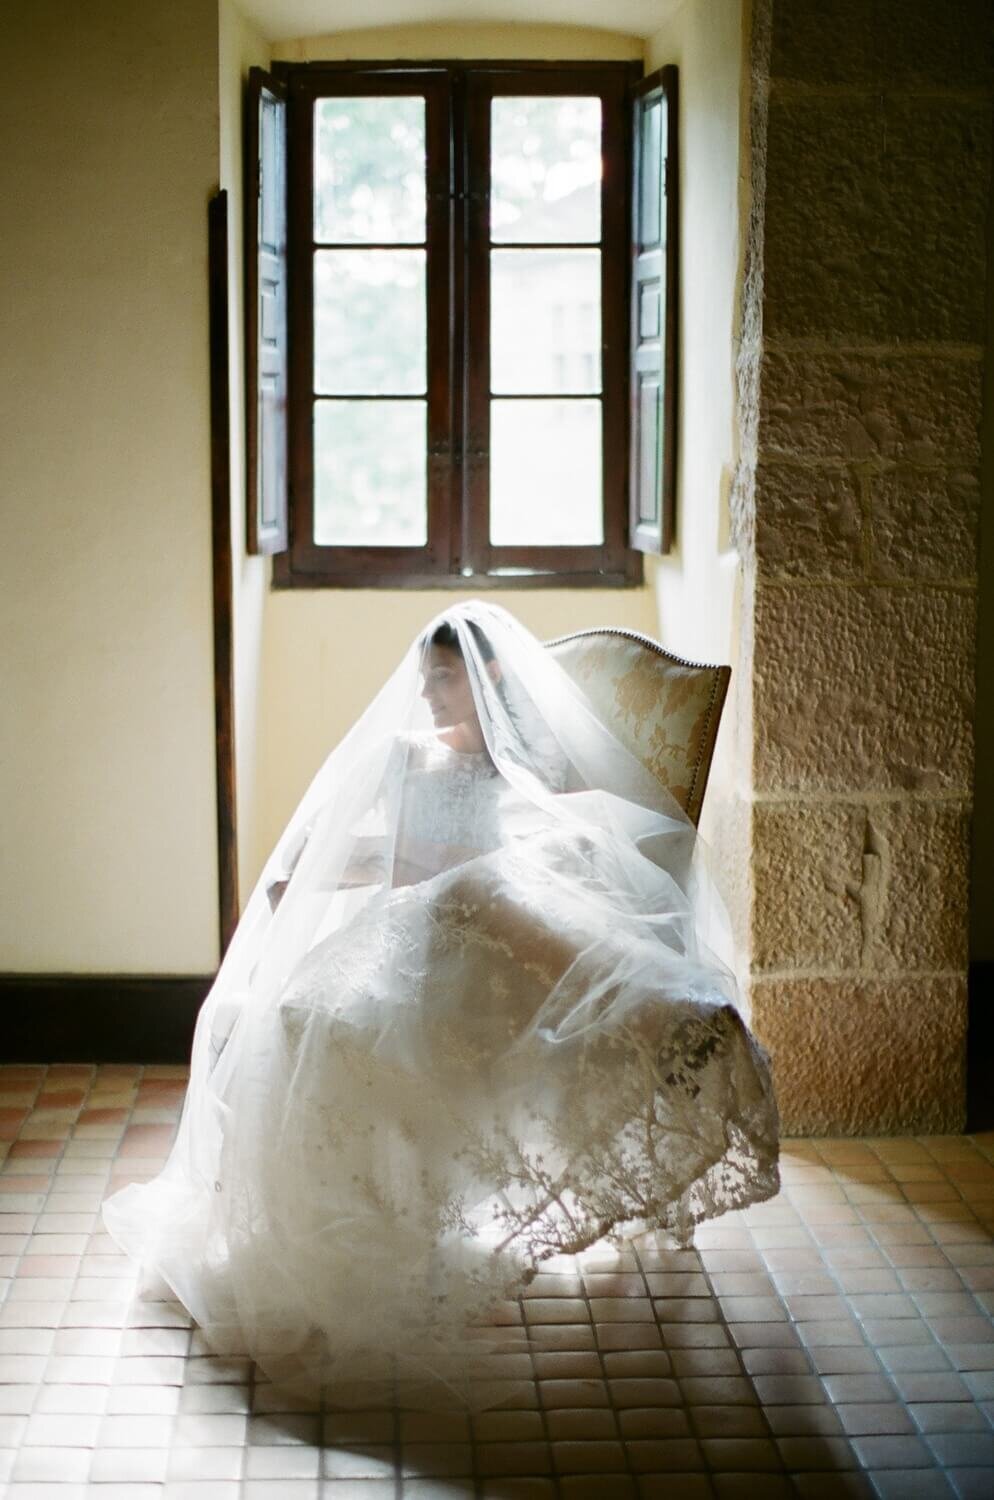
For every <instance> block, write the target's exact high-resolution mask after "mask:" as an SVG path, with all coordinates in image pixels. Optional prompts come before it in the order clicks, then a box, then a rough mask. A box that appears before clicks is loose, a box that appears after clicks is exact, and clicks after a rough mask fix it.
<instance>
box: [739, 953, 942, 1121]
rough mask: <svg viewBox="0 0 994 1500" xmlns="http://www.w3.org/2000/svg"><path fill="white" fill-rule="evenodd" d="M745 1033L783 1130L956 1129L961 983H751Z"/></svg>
mask: <svg viewBox="0 0 994 1500" xmlns="http://www.w3.org/2000/svg"><path fill="white" fill-rule="evenodd" d="M752 1027H753V1030H754V1031H755V1033H756V1035H757V1036H758V1038H759V1040H760V1041H761V1042H762V1043H763V1045H764V1046H765V1047H767V1048H768V1050H769V1052H770V1055H771V1057H772V1060H773V1073H774V1082H775V1086H776V1093H777V1100H778V1103H779V1105H780V1113H781V1119H782V1123H783V1129H784V1132H785V1133H787V1134H791V1135H835V1134H842V1135H890V1134H895V1135H901V1134H906V1133H907V1134H912V1133H914V1134H930V1133H946V1132H955V1131H959V1130H962V1128H963V1123H964V1115H965V1088H964V1077H965V1046H966V981H965V979H964V978H962V977H960V976H957V975H949V976H945V975H936V976H931V977H928V978H924V977H918V978H915V977H910V976H902V977H901V978H895V979H890V980H879V979H869V978H866V979H864V978H860V977H855V978H839V979H792V980H776V979H766V980H764V979H759V980H756V981H754V983H753V986H752Z"/></svg>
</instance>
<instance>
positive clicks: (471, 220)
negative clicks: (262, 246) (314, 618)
mask: <svg viewBox="0 0 994 1500" xmlns="http://www.w3.org/2000/svg"><path fill="white" fill-rule="evenodd" d="M640 71H641V70H640V68H638V67H637V66H636V65H631V64H617V63H611V64H564V65H559V64H556V65H552V64H538V63H533V64H520V63H507V64H505V63H480V64H468V63H465V64H464V63H452V64H449V63H439V64H426V65H423V66H417V65H396V64H348V65H337V64H327V63H311V64H277V65H276V67H275V69H274V73H275V75H276V76H275V79H274V82H275V85H276V89H277V90H279V89H282V91H283V94H284V95H285V98H286V124H287V159H288V164H289V167H288V174H287V206H288V245H289V253H288V263H287V264H288V280H289V325H288V334H289V398H288V404H287V424H286V432H287V439H288V452H289V465H288V471H289V536H288V541H287V544H286V546H285V548H283V547H280V546H278V545H277V546H274V547H273V548H272V550H274V551H275V552H276V553H277V556H276V557H275V560H274V574H273V577H274V582H275V583H276V584H277V585H282V586H303V587H320V586H370V585H376V584H391V585H394V586H413V587H417V586H425V585H431V586H446V585H454V586H462V587H465V586H466V585H467V583H468V581H469V580H472V583H473V586H474V587H477V586H480V587H487V586H490V585H499V586H501V587H506V586H508V585H511V586H535V585H543V584H556V583H562V584H601V585H604V584H609V585H617V584H626V583H632V582H637V581H639V580H640V579H641V555H640V554H641V551H642V550H645V549H646V538H645V535H644V531H645V527H644V525H642V526H641V529H640V527H639V526H635V527H634V528H633V527H632V525H631V516H630V504H631V499H632V497H633V496H634V494H635V490H634V488H633V487H632V486H631V485H630V469H629V462H630V455H631V451H632V434H631V432H630V414H629V388H630V383H631V376H630V369H629V361H630V354H631V353H632V352H633V351H634V349H635V348H636V345H634V344H633V343H632V341H631V338H630V326H631V307H632V295H631V287H632V257H633V245H632V227H633V222H634V221H633V217H632V215H633V192H632V168H633V160H634V155H635V143H634V141H633V139H632V125H633V121H634V119H636V118H637V119H641V118H642V114H641V113H640V108H641V106H640V105H636V106H635V114H634V115H633V93H632V90H633V85H635V84H636V83H637V81H638V75H639V73H640ZM274 97H278V94H276V92H275V91H274ZM643 155H644V153H643ZM251 160H255V157H252V158H251ZM251 160H250V166H251ZM264 182H265V172H263V183H264ZM640 211H641V210H640ZM249 253H250V274H251V268H252V264H253V260H254V258H255V259H256V260H257V256H258V254H259V253H261V252H257V251H256V250H255V248H254V247H253V248H250V252H249ZM256 274H257V275H258V276H259V278H260V280H261V270H260V271H257V273H256ZM256 301H257V299H256V298H255V297H253V299H252V305H253V306H254V305H256ZM669 347H670V348H672V347H673V345H672V341H671V342H670V346H669ZM640 353H642V354H643V355H644V354H645V347H644V341H643V346H642V347H641V349H640ZM260 358H261V356H260ZM260 368H261V365H260ZM251 404H254V400H250V405H251ZM643 446H644V445H643ZM260 466H261V467H262V468H265V463H264V458H263V459H260ZM663 470H665V462H664V463H663V464H662V469H661V472H662V471H663ZM252 482H253V481H251V480H250V483H252ZM257 488H258V486H257V485H256V489H255V490H253V491H252V492H251V493H253V494H254V493H257ZM638 504H639V506H640V507H641V506H643V504H644V501H643V499H642V496H641V492H640V498H639V501H638ZM660 514H662V506H660ZM635 533H639V534H638V535H637V536H636V535H635ZM260 550H261V549H260Z"/></svg>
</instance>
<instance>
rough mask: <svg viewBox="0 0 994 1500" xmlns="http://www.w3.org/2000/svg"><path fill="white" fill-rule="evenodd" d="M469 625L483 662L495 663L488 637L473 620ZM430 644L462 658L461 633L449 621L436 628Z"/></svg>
mask: <svg viewBox="0 0 994 1500" xmlns="http://www.w3.org/2000/svg"><path fill="white" fill-rule="evenodd" d="M468 624H469V628H470V630H471V631H472V634H473V639H474V640H475V641H476V644H477V646H478V647H479V650H480V655H481V656H482V657H483V660H484V661H493V659H494V648H493V646H492V645H491V644H490V642H489V641H488V639H487V637H486V636H485V635H484V633H483V631H482V630H481V629H480V627H479V625H477V624H476V623H475V621H473V620H470V621H468ZM428 644H429V645H431V646H442V647H444V649H445V650H446V651H456V652H458V653H459V655H460V656H462V646H461V645H460V644H459V632H458V631H457V630H456V628H455V626H454V625H450V624H449V622H448V620H443V621H442V623H441V625H437V626H436V627H435V629H434V630H433V631H432V633H431V640H430V641H429V643H428Z"/></svg>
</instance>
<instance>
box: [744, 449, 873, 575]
mask: <svg viewBox="0 0 994 1500" xmlns="http://www.w3.org/2000/svg"><path fill="white" fill-rule="evenodd" d="M754 504H755V508H756V566H757V568H758V569H759V573H760V576H761V577H763V576H765V577H767V578H770V579H772V578H781V579H789V578H856V577H858V576H859V575H860V573H861V572H862V549H863V516H862V509H861V505H860V497H859V489H858V481H857V480H856V478H855V477H854V476H853V475H852V474H851V473H850V472H849V471H848V470H846V469H839V468H834V469H828V468H816V467H812V466H810V465H802V464H779V463H763V464H760V465H759V466H758V467H757V470H756V477H755V485H754Z"/></svg>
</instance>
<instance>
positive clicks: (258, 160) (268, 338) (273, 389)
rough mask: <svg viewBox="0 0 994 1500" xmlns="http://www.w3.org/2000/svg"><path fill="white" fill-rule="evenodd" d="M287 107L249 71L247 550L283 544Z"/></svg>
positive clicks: (281, 91)
mask: <svg viewBox="0 0 994 1500" xmlns="http://www.w3.org/2000/svg"><path fill="white" fill-rule="evenodd" d="M286 142H287V107H286V89H285V88H284V86H283V84H282V83H281V82H280V81H279V80H278V79H276V78H274V77H273V76H272V75H271V74H269V73H267V72H265V71H264V69H262V68H252V69H251V70H250V72H249V78H248V87H247V97H246V151H245V162H246V174H247V181H246V184H245V256H246V266H245V393H246V413H245V433H246V491H247V493H246V504H247V525H246V544H247V547H248V551H249V552H285V551H286V548H287V546H288V540H289V538H288V524H287V518H288V511H289V507H288V503H287V501H288V495H287V483H288V479H287V476H288V469H287V427H288V417H287V372H288V366H289V340H288V337H287V151H286Z"/></svg>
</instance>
